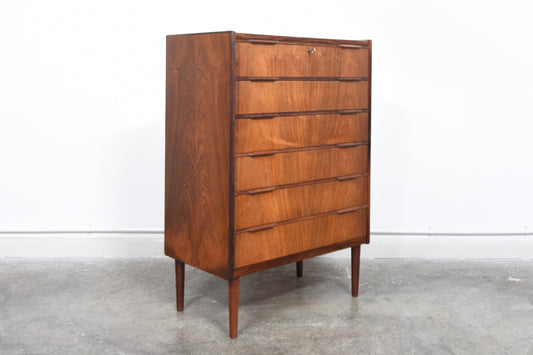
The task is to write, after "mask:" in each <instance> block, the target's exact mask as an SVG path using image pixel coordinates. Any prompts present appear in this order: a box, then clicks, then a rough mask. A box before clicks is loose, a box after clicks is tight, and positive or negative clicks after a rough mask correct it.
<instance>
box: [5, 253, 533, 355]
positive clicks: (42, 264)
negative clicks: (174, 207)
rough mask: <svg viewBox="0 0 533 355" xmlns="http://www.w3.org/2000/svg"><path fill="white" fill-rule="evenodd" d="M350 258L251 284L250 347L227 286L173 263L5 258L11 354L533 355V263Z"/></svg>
mask: <svg viewBox="0 0 533 355" xmlns="http://www.w3.org/2000/svg"><path fill="white" fill-rule="evenodd" d="M349 263H350V262H349V259H331V258H315V259H311V260H306V261H305V262H304V277H303V278H301V279H298V278H296V277H295V265H294V264H291V265H287V266H284V267H280V268H276V269H272V270H268V271H264V272H261V273H257V274H253V275H249V276H246V277H243V278H241V292H240V296H241V299H240V301H241V302H240V310H239V312H240V314H239V337H238V338H237V339H234V340H231V339H229V338H228V336H227V333H228V326H227V323H228V321H227V319H228V318H227V317H228V316H227V313H228V312H227V306H226V304H227V288H226V286H227V284H226V282H225V281H223V280H221V279H219V278H217V277H214V276H211V275H209V274H206V273H203V272H201V271H198V270H195V269H193V268H190V267H187V268H186V281H185V311H184V312H183V313H177V312H176V310H175V298H174V297H175V295H174V271H173V267H174V264H173V261H172V260H171V259H168V258H153V259H66V260H65V259H59V260H58V259H55V260H54V259H52V260H46V259H42V260H38V259H0V353H2V354H28V353H35V354H40V353H47V354H103V353H110V354H124V353H125V354H149V353H150V354H153V353H212V354H219V353H243V354H265V353H268V354H271V353H273V354H286V353H291V354H294V353H299V354H322V353H331V354H343V353H345V354H356V353H361V354H396V353H399V354H405V353H408V354H410V353H414V354H504V353H506V354H533V261H529V262H528V261H427V260H394V259H392V260H379V259H378V260H372V259H363V260H362V264H361V284H360V295H359V297H358V298H352V297H351V294H350V273H349Z"/></svg>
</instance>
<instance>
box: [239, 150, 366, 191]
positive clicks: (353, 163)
mask: <svg viewBox="0 0 533 355" xmlns="http://www.w3.org/2000/svg"><path fill="white" fill-rule="evenodd" d="M367 172H368V146H366V145H360V146H356V147H348V148H337V147H335V148H327V149H316V150H307V151H299V152H289V153H278V154H274V155H266V156H256V157H240V158H236V159H235V190H236V191H242V190H249V189H256V188H260V187H267V186H275V185H283V184H290V183H297V182H301V181H312V180H319V179H325V178H330V177H335V176H342V175H351V174H364V173H367Z"/></svg>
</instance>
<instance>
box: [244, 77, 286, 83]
mask: <svg viewBox="0 0 533 355" xmlns="http://www.w3.org/2000/svg"><path fill="white" fill-rule="evenodd" d="M246 80H249V81H257V82H261V81H277V80H279V78H277V77H261V78H253V77H249V78H246Z"/></svg>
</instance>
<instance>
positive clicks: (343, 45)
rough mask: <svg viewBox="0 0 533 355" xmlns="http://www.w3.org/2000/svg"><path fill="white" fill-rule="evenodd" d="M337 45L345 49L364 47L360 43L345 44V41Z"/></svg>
mask: <svg viewBox="0 0 533 355" xmlns="http://www.w3.org/2000/svg"><path fill="white" fill-rule="evenodd" d="M339 47H340V48H345V49H359V48H364V46H363V45H360V44H345V43H341V44H339Z"/></svg>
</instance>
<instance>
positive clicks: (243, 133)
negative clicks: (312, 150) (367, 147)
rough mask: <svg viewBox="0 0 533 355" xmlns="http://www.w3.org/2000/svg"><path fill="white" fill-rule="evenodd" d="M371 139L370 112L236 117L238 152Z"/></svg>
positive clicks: (236, 144)
mask: <svg viewBox="0 0 533 355" xmlns="http://www.w3.org/2000/svg"><path fill="white" fill-rule="evenodd" d="M367 140H368V113H358V114H349V115H344V114H343V115H341V114H336V115H307V116H284V117H276V118H271V119H251V118H245V119H238V120H236V121H235V151H236V152H237V153H244V152H253V151H260V150H270V149H283V148H296V147H305V146H313V145H326V144H337V143H347V142H359V141H367Z"/></svg>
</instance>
